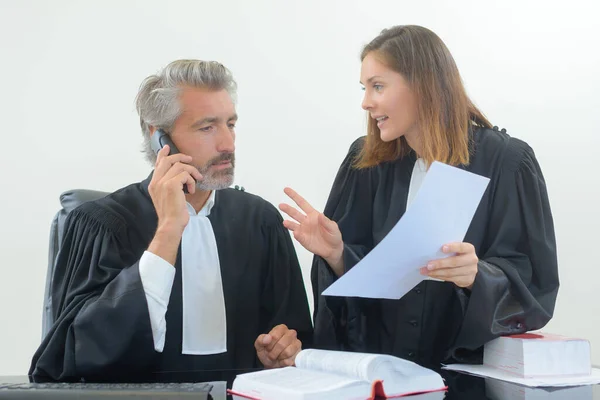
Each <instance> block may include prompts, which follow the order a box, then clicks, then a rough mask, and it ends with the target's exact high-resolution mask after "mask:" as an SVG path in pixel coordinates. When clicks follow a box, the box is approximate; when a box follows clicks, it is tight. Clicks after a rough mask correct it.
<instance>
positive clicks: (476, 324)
mask: <svg viewBox="0 0 600 400" xmlns="http://www.w3.org/2000/svg"><path fill="white" fill-rule="evenodd" d="M361 61H362V69H361V83H362V84H363V85H364V90H365V95H364V100H363V103H362V107H363V108H364V109H365V110H366V111H367V112H368V132H367V136H366V137H365V138H360V139H358V140H357V141H356V142H354V144H353V145H352V146H351V148H350V151H349V153H348V155H347V157H346V159H345V160H344V162H343V164H342V166H341V168H340V170H339V172H338V174H337V177H336V179H335V182H334V184H333V189H332V191H331V194H330V196H329V199H328V201H327V204H326V206H325V210H324V213H323V214H322V213H320V212H318V211H316V210H315V209H314V208H312V207H311V206H310V204H308V203H307V202H306V200H304V199H303V198H302V197H301V196H300V195H298V194H297V193H296V192H294V191H293V190H291V189H289V188H286V189H285V192H286V193H287V194H288V196H290V197H291V198H292V200H294V201H295V203H296V204H297V205H298V206H299V207H300V209H301V210H302V211H303V212H301V211H300V210H298V209H296V208H293V207H291V206H289V205H286V204H282V205H280V208H281V210H282V211H283V212H285V213H286V214H288V215H289V216H290V217H291V218H292V219H293V221H292V220H286V221H285V222H284V225H285V226H286V228H288V229H289V230H291V231H293V234H294V237H295V238H296V240H298V241H299V242H300V243H301V244H302V245H303V246H304V247H305V248H306V249H308V250H309V251H311V252H312V253H314V254H315V258H314V262H313V266H312V284H313V290H314V293H315V321H314V322H315V344H316V345H317V346H319V347H323V348H330V349H342V350H351V351H364V352H373V353H385V354H392V355H395V356H398V357H403V358H407V359H411V360H414V361H416V362H418V363H420V364H422V365H429V366H439V363H440V362H449V361H461V362H477V361H480V360H481V347H482V345H483V344H484V343H486V342H487V341H489V340H491V339H493V338H495V337H497V336H499V335H504V334H513V333H521V332H524V331H528V330H533V329H538V328H541V327H543V326H544V325H545V324H546V323H547V322H548V321H549V320H550V318H551V317H552V314H553V311H554V305H555V300H556V295H557V292H558V286H559V283H558V271H557V257H556V247H555V237H554V228H553V221H552V215H551V211H550V206H549V202H548V195H547V191H546V185H545V182H544V178H543V175H542V172H541V170H540V167H539V165H538V163H537V161H536V158H535V155H534V152H533V150H532V149H531V148H530V147H529V146H528V145H527V144H526V143H524V142H522V141H520V140H518V139H515V138H511V137H510V136H509V135H508V134H506V131H505V130H504V129H503V130H501V131H498V128H492V127H491V124H490V123H489V122H488V121H487V119H486V118H485V117H484V116H483V114H482V113H481V112H480V111H479V110H478V109H477V108H476V107H475V106H474V105H473V103H472V102H471V101H470V100H469V98H468V97H467V95H466V93H465V89H464V87H463V85H462V82H461V78H460V75H459V72H458V69H457V67H456V64H455V63H454V60H453V58H452V56H451V54H450V52H449V51H448V49H447V48H446V46H445V45H444V43H443V42H442V41H441V39H440V38H439V37H438V36H436V35H435V34H434V33H433V32H431V31H430V30H428V29H425V28H423V27H419V26H398V27H394V28H391V29H386V30H384V31H383V32H382V33H381V34H380V35H379V36H378V37H376V38H375V39H373V41H372V42H371V43H369V44H368V45H366V46H365V48H364V50H363V52H362V55H361ZM433 161H440V162H443V163H446V164H449V165H453V166H456V167H459V168H463V169H465V170H467V171H470V172H473V173H475V174H479V175H483V176H486V177H488V178H490V183H489V186H488V188H487V191H486V193H485V195H484V197H483V199H482V201H481V203H480V205H479V208H478V209H477V212H476V214H475V216H474V218H473V221H472V224H471V226H470V228H469V230H468V232H467V234H466V236H465V239H464V243H447V244H445V245H444V246H443V248H442V251H444V252H445V253H448V254H449V255H450V256H449V257H448V258H445V259H440V260H431V262H430V263H428V264H427V265H426V266H423V268H421V273H422V274H423V275H426V276H428V277H431V278H437V279H440V280H442V281H434V280H425V281H423V282H421V283H420V284H419V285H417V286H416V287H415V288H414V289H413V290H412V291H411V292H409V293H408V294H406V295H405V296H404V297H402V298H401V299H399V300H371V299H357V298H339V297H326V296H322V295H321V293H322V292H323V290H325V289H326V288H327V287H328V286H329V285H331V284H332V283H333V282H334V281H335V280H336V279H337V278H338V277H339V276H341V275H343V274H344V273H345V272H346V271H348V270H349V269H350V268H352V267H353V266H354V265H355V264H356V263H357V262H358V261H360V260H361V259H362V258H363V257H364V256H365V255H366V254H367V253H368V252H369V251H370V250H371V249H373V247H375V246H376V245H377V244H378V243H379V242H380V241H381V240H382V239H383V238H384V237H385V235H386V234H387V233H388V232H389V231H390V230H391V229H392V227H393V226H394V225H395V224H396V222H397V221H398V220H399V219H400V217H401V216H402V214H403V213H404V211H405V210H406V207H407V205H408V204H410V201H412V198H413V197H414V194H415V193H416V192H417V190H418V186H419V184H420V182H421V180H422V178H423V176H424V174H425V173H426V170H427V168H428V166H429V165H430V164H431V163H432V162H433ZM415 229H418V227H415Z"/></svg>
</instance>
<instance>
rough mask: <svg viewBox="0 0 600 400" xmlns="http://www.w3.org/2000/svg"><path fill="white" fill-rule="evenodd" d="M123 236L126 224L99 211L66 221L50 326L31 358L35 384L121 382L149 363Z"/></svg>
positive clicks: (132, 259) (85, 208)
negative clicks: (40, 382) (48, 382)
mask: <svg viewBox="0 0 600 400" xmlns="http://www.w3.org/2000/svg"><path fill="white" fill-rule="evenodd" d="M127 237H128V236H127V232H126V224H125V223H124V222H123V221H122V220H121V219H120V218H119V217H118V216H116V215H113V214H112V213H110V212H109V211H107V210H105V209H103V208H100V207H99V206H96V205H93V204H84V205H82V206H81V207H79V208H78V209H76V210H74V211H72V212H71V213H70V214H69V216H68V217H67V220H66V221H65V235H64V239H63V243H62V245H61V249H60V251H59V254H58V257H57V262H56V268H55V272H54V277H53V283H52V294H51V295H52V304H53V305H54V307H53V313H54V316H55V323H54V325H53V326H52V328H51V330H50V332H49V333H48V335H47V336H46V337H45V338H44V340H43V341H42V344H41V345H40V347H39V349H38V350H37V352H36V353H35V355H34V356H33V360H32V363H31V367H30V370H29V374H30V375H32V376H33V377H34V378H38V379H44V380H46V379H49V380H60V381H76V380H82V379H84V380H119V376H120V375H121V374H122V373H123V374H124V376H128V377H131V376H132V373H135V372H136V371H140V372H141V371H142V370H144V368H147V366H148V365H149V364H150V362H151V360H152V357H153V356H154V355H155V354H156V353H155V351H154V344H153V338H152V329H151V326H150V319H149V314H148V306H147V303H146V298H145V293H144V289H143V286H142V282H141V279H140V274H139V267H138V260H136V255H134V254H132V253H131V251H130V250H129V249H130V248H131V246H130V245H129V243H128V239H127ZM137 257H139V255H138V256H137Z"/></svg>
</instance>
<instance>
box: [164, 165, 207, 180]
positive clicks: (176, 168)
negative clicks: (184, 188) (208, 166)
mask: <svg viewBox="0 0 600 400" xmlns="http://www.w3.org/2000/svg"><path fill="white" fill-rule="evenodd" d="M183 171H185V172H187V173H188V174H189V175H191V176H192V177H193V178H194V179H196V180H200V179H202V175H201V174H200V172H199V171H198V168H196V167H194V166H193V165H189V164H185V163H182V162H177V163H175V164H173V165H172V166H171V168H170V169H169V170H168V171H167V173H165V174H164V176H163V178H162V179H161V180H162V181H167V180H169V179H172V178H173V177H174V176H176V175H179V174H180V173H181V172H183Z"/></svg>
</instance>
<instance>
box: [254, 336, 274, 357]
mask: <svg viewBox="0 0 600 400" xmlns="http://www.w3.org/2000/svg"><path fill="white" fill-rule="evenodd" d="M270 342H271V339H270V336H269V335H266V334H264V333H263V334H262V335H258V337H257V338H256V340H255V341H254V348H255V349H256V351H257V352H259V353H260V352H263V351H265V350H266V347H265V346H266V345H267V344H269V343H270Z"/></svg>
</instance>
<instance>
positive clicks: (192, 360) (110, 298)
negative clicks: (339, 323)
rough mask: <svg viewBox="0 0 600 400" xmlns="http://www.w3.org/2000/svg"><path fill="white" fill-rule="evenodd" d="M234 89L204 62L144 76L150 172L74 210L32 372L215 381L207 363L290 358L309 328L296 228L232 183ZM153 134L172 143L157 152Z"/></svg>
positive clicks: (273, 363)
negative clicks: (51, 320) (50, 320)
mask: <svg viewBox="0 0 600 400" xmlns="http://www.w3.org/2000/svg"><path fill="white" fill-rule="evenodd" d="M235 90H236V84H235V81H234V80H233V78H232V77H231V74H230V73H229V71H228V70H227V69H226V68H225V67H224V66H223V65H221V64H219V63H217V62H205V61H198V60H178V61H174V62H172V63H171V64H169V65H168V66H167V67H166V68H165V69H163V70H162V71H161V72H160V73H159V74H157V75H153V76H150V77H148V78H147V79H146V80H145V81H144V82H143V83H142V85H141V87H140V91H139V93H138V96H137V110H138V113H139V115H140V122H141V126H142V132H143V134H144V138H145V146H146V150H147V152H146V153H147V157H148V158H149V160H150V161H151V162H153V163H154V165H155V168H154V171H153V173H152V174H151V175H150V176H149V177H148V178H147V179H146V180H144V181H142V182H140V183H136V184H132V185H130V186H127V187H125V188H123V189H120V190H118V191H116V192H115V193H112V194H110V195H109V196H107V197H106V198H104V199H101V200H98V201H94V202H90V203H86V204H84V205H82V206H80V207H79V208H77V209H76V210H74V211H72V212H71V213H70V214H69V217H68V219H67V221H66V224H65V234H64V241H63V243H62V247H61V250H60V253H59V255H58V258H57V264H56V275H55V276H57V277H62V279H59V280H55V282H54V287H53V288H52V296H53V299H52V300H53V304H54V315H55V319H56V323H55V324H54V326H53V328H52V330H51V331H50V333H49V334H48V336H47V337H46V338H45V340H44V341H43V343H42V345H41V346H40V348H39V349H38V351H37V352H36V354H35V355H34V357H33V361H32V365H31V370H30V374H32V375H34V376H36V377H41V378H49V379H54V380H80V379H85V380H88V381H89V380H91V381H100V380H101V381H107V380H109V381H140V380H141V381H149V380H161V381H170V380H212V379H219V377H218V376H215V375H214V374H210V373H209V372H208V371H211V370H212V371H214V370H231V369H245V368H254V367H260V366H261V364H262V365H263V366H265V367H268V368H272V367H279V366H285V365H292V364H293V362H294V359H295V356H296V354H297V353H298V352H299V351H300V349H301V346H302V341H304V342H305V343H306V341H309V340H310V337H311V334H312V325H311V320H310V315H309V309H308V303H307V297H306V292H305V289H304V284H303V281H302V275H301V271H300V267H299V265H298V260H297V257H296V253H295V251H294V247H293V245H292V242H291V239H290V237H289V234H288V233H287V232H286V231H285V229H284V227H283V225H282V218H281V216H280V215H279V213H278V212H277V210H276V209H275V208H274V207H273V206H272V205H271V204H269V203H268V202H266V201H265V200H263V199H261V198H259V197H257V196H254V195H251V194H248V193H245V192H243V191H239V190H233V189H227V188H228V187H229V186H230V185H231V184H232V181H233V170H234V163H235V158H234V150H235V145H234V142H235V123H236V121H237V114H236V111H235V106H234V101H233V98H234V97H235ZM158 134H166V135H168V138H170V139H171V140H172V143H173V144H174V145H175V146H176V148H177V150H178V153H176V152H175V151H173V149H172V148H170V147H169V146H168V145H167V146H165V147H163V148H162V150H160V151H159V152H158V154H155V153H154V152H153V151H152V149H151V148H150V143H151V138H152V136H153V135H158ZM157 137H158V136H157ZM170 153H172V155H169V154H170ZM184 188H185V189H187V190H186V192H187V193H186V192H184V190H183V189H184ZM288 327H289V328H288ZM173 371H176V373H175V374H173V373H172V372H173Z"/></svg>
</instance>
